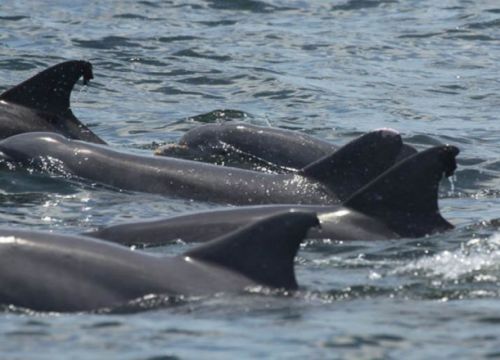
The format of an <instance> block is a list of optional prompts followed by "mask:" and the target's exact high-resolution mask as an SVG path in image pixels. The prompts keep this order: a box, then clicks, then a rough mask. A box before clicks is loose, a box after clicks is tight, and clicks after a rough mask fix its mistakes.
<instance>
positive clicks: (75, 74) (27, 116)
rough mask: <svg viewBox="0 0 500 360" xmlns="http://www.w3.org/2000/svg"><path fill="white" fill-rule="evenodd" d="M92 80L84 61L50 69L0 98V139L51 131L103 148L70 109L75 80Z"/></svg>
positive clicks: (87, 65) (87, 63)
mask: <svg viewBox="0 0 500 360" xmlns="http://www.w3.org/2000/svg"><path fill="white" fill-rule="evenodd" d="M80 77H83V82H84V83H85V84H86V83H88V81H89V80H90V79H92V78H93V74H92V65H91V64H90V63H89V62H86V61H66V62H63V63H60V64H57V65H55V66H52V67H50V68H48V69H46V70H44V71H42V72H41V73H39V74H37V75H35V76H33V77H32V78H30V79H28V80H26V81H24V82H22V83H21V84H19V85H17V86H15V87H13V88H11V89H9V90H7V91H5V92H4V93H3V94H1V95H0V138H6V137H9V136H12V135H15V134H20V133H26V132H32V131H53V132H57V133H60V134H63V135H65V136H66V137H69V138H72V139H80V140H84V141H89V142H93V143H97V144H104V141H103V140H101V139H100V138H99V137H98V136H97V135H95V134H94V133H93V132H92V131H90V129H89V128H87V127H86V126H85V125H83V124H82V123H81V122H80V121H79V120H78V119H77V118H76V117H75V115H74V114H73V112H72V111H71V109H70V96H71V91H72V89H73V86H74V85H75V83H76V82H77V80H78V79H79V78H80Z"/></svg>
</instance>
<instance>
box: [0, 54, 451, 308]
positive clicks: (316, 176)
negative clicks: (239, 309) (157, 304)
mask: <svg viewBox="0 0 500 360" xmlns="http://www.w3.org/2000/svg"><path fill="white" fill-rule="evenodd" d="M81 77H82V78H83V81H84V83H87V82H88V81H89V80H90V79H92V78H93V74H92V65H91V64H90V63H89V62H85V61H67V62H64V63H60V64H57V65H55V66H53V67H50V68H48V69H46V70H44V71H42V72H41V73H39V74H37V75H35V76H33V77H32V78H30V79H28V80H26V81H24V82H22V83H21V84H19V85H17V86H15V87H13V88H11V89H9V90H7V91H5V92H4V93H3V94H1V95H0V129H1V131H0V139H1V140H0V162H1V163H2V164H7V165H8V166H5V170H6V171H23V170H24V171H25V170H26V169H29V172H27V174H31V173H32V172H36V173H37V174H39V173H42V174H45V175H46V176H50V175H53V174H54V172H59V173H62V174H64V175H65V176H66V177H71V178H75V179H85V180H91V181H93V182H98V183H101V184H105V185H108V186H111V187H115V188H118V189H124V190H130V191H138V192H148V193H156V194H164V195H168V196H173V197H180V198H188V199H195V200H200V201H210V202H217V203H221V204H225V205H239V206H237V207H223V208H220V209H215V210H210V211H205V212H198V213H190V214H184V215H179V216H175V217H170V218H166V219H153V220H147V221H143V222H134V223H125V224H117V225H111V226H108V227H103V228H100V229H97V230H95V231H91V232H86V233H83V234H75V235H63V234H55V233H48V232H39V231H30V230H19V229H9V228H1V229H0V257H1V260H2V261H1V262H0V304H3V305H14V306H19V307H25V308H29V309H33V310H37V311H58V312H61V311H92V310H98V309H103V308H112V307H114V306H119V305H122V304H124V303H127V302H129V301H132V300H134V299H137V298H141V297H143V296H145V295H148V294H158V295H167V296H169V295H173V296H177V295H182V296H184V295H186V296H191V295H209V294H213V293H219V292H224V293H226V292H241V291H245V290H246V289H248V288H252V287H256V286H258V287H262V286H263V287H268V288H276V289H284V290H295V289H297V288H298V284H297V281H296V279H295V273H294V259H295V256H296V254H297V251H298V249H299V245H300V243H301V241H302V240H303V239H304V238H313V239H317V238H330V239H338V240H377V239H397V238H403V237H420V236H425V235H428V234H432V233H436V232H441V231H446V230H449V229H452V228H453V225H452V224H450V223H449V222H448V221H447V220H445V219H444V218H443V217H442V216H441V214H440V212H439V207H438V190H439V183H440V181H441V180H442V178H443V177H447V176H450V175H452V174H453V172H454V171H455V169H456V161H455V158H456V156H457V155H458V153H459V151H458V149H457V148H456V147H454V146H449V145H442V146H435V147H431V148H429V149H427V150H424V151H421V152H417V151H416V150H415V149H414V148H413V147H411V146H410V145H407V144H404V143H403V141H402V139H401V136H400V134H399V133H398V132H396V131H394V130H391V129H380V130H375V131H372V132H369V133H366V134H364V135H362V136H360V137H358V138H357V139H354V140H353V141H351V142H349V143H347V144H345V145H344V146H342V147H340V148H336V147H335V146H333V145H332V144H330V143H328V142H326V141H323V140H320V139H316V138H314V137H311V136H308V135H305V134H301V133H297V132H294V131H289V130H283V129H276V128H267V127H258V126H253V125H248V124H245V123H225V124H209V125H204V126H199V127H196V128H194V129H192V130H190V131H188V132H187V133H186V134H185V135H184V136H183V137H182V138H181V139H180V141H179V143H178V144H174V145H168V146H164V147H161V148H159V149H157V150H156V155H159V156H141V155H136V154H132V153H127V152H123V151H119V150H116V149H112V148H111V147H109V146H108V145H107V144H106V143H105V141H103V140H102V139H100V138H99V137H98V136H97V135H96V134H94V133H93V132H92V131H91V130H90V129H89V128H87V127H86V126H85V125H83V124H82V123H81V122H80V121H79V120H78V119H77V118H76V117H75V116H74V114H73V113H72V111H71V109H70V95H71V91H72V89H73V86H74V85H75V83H76V82H77V81H78V79H79V78H81ZM228 159H231V164H232V166H221V165H218V163H220V162H222V163H224V162H226V160H228ZM263 165H264V166H263ZM263 168H265V169H267V171H262V170H263ZM178 239H181V240H183V241H185V242H200V243H202V244H200V245H198V246H197V247H194V248H193V249H192V250H190V251H188V252H186V253H184V254H182V255H178V256H175V257H160V256H154V255H151V254H149V253H146V252H142V251H132V250H131V249H130V247H129V246H131V245H140V246H159V245H164V244H168V243H170V242H173V241H176V240H178ZM124 245H125V246H124Z"/></svg>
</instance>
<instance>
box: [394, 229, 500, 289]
mask: <svg viewBox="0 0 500 360" xmlns="http://www.w3.org/2000/svg"><path fill="white" fill-rule="evenodd" d="M497 268H500V233H497V234H494V235H493V236H491V237H490V238H488V239H472V240H470V241H469V242H467V243H466V244H464V245H462V247H461V248H460V249H458V250H455V251H443V252H441V253H439V254H436V255H433V256H430V257H425V258H422V259H419V260H416V261H413V262H411V263H409V264H407V265H405V266H402V267H400V268H398V269H396V270H395V272H396V273H408V272H410V273H426V274H428V275H430V276H436V277H441V278H443V279H444V280H458V279H460V278H461V277H464V276H467V275H471V274H474V273H476V272H479V271H481V272H482V274H478V277H484V276H485V274H484V272H485V270H490V269H497ZM475 278H476V277H475ZM487 278H488V279H491V278H492V276H491V275H488V276H487ZM493 278H495V279H496V276H493ZM477 280H478V281H481V280H480V279H479V278H478V279H477Z"/></svg>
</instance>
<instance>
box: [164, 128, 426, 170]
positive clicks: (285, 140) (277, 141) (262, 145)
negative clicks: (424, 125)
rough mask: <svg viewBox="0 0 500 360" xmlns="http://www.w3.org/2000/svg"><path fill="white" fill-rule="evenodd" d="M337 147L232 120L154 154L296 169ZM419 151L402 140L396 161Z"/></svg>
mask: <svg viewBox="0 0 500 360" xmlns="http://www.w3.org/2000/svg"><path fill="white" fill-rule="evenodd" d="M336 149H337V146H335V145H333V144H332V143H330V142H328V141H325V140H322V139H319V138H316V137H313V136H310V135H307V134H304V133H301V132H298V131H291V130H286V129H280V128H273V127H263V126H256V125H251V124H247V123H242V122H233V123H223V124H206V125H201V126H197V127H195V128H193V129H191V130H189V131H188V132H186V133H185V134H184V135H183V136H182V137H181V139H180V140H179V142H178V143H177V144H168V145H164V146H161V147H159V148H158V149H156V151H155V154H156V155H162V156H173V157H178V158H182V159H188V160H197V161H203V162H211V163H221V164H228V163H229V164H230V165H231V166H235V167H243V168H250V169H261V168H263V169H271V170H273V171H295V170H298V169H301V168H303V167H305V166H307V165H308V164H311V163H313V162H314V161H316V160H318V159H320V158H322V157H325V156H327V155H330V154H332V153H333V152H334V151H335V150H336ZM416 152H417V150H415V148H413V147H412V146H410V145H407V144H403V146H402V148H401V151H400V153H399V155H398V158H397V160H396V162H398V161H400V160H402V159H404V158H406V157H408V156H410V155H413V154H415V153H416Z"/></svg>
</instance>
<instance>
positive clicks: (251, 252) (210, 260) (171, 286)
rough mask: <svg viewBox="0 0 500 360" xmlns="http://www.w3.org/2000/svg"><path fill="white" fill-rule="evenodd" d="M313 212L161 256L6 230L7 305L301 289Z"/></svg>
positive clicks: (1, 288)
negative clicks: (303, 246)
mask: <svg viewBox="0 0 500 360" xmlns="http://www.w3.org/2000/svg"><path fill="white" fill-rule="evenodd" d="M316 225H318V219H317V217H316V215H315V214H314V213H310V212H294V213H293V212H292V213H289V212H288V213H281V214H275V215H273V216H270V217H267V218H265V219H263V220H261V221H259V222H256V223H254V224H252V225H249V226H247V227H245V228H242V229H239V230H237V231H235V232H233V233H230V234H227V235H225V236H223V237H221V238H218V239H215V240H213V241H210V242H208V243H206V244H203V245H201V246H199V247H196V248H194V249H192V250H190V251H187V252H185V253H184V254H182V255H180V256H176V257H160V256H155V255H153V254H148V253H145V252H139V251H132V250H130V249H128V248H126V247H123V246H118V245H116V244H111V243H109V242H104V241H99V240H96V239H92V238H89V237H84V236H69V235H56V234H53V233H43V232H34V231H22V230H14V229H0V257H1V258H2V261H1V262H0V303H1V304H11V305H15V306H19V307H25V308H30V309H34V310H39V311H61V312H62V311H64V312H67V311H87V310H95V309H101V308H108V307H113V306H117V305H121V304H123V303H126V302H128V301H130V300H133V299H137V298H139V297H142V296H144V295H148V294H160V295H187V296H190V295H204V294H207V295H209V294H213V293H219V292H241V291H244V290H245V288H248V287H252V286H266V287H271V288H282V289H290V290H294V289H296V288H297V286H298V285H297V281H296V279H295V273H294V258H295V255H296V253H297V251H298V249H299V245H300V242H301V241H302V239H303V238H304V235H305V234H306V232H307V230H308V229H309V228H310V227H311V226H316Z"/></svg>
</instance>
